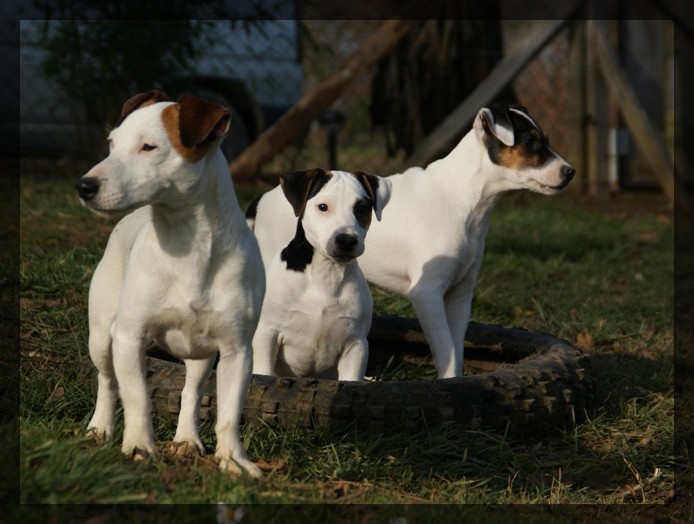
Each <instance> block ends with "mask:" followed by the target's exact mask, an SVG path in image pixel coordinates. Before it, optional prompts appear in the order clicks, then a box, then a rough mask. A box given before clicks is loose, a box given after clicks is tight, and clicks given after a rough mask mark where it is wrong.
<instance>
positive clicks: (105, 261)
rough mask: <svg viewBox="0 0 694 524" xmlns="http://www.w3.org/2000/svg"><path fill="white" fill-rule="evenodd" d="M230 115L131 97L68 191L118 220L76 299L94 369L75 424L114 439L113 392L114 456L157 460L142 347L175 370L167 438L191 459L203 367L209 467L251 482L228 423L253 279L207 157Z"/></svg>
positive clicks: (237, 397) (243, 380) (230, 191)
mask: <svg viewBox="0 0 694 524" xmlns="http://www.w3.org/2000/svg"><path fill="white" fill-rule="evenodd" d="M230 118H231V114H230V113H229V110H228V109H226V108H224V107H222V106H220V105H218V104H216V103H213V102H208V101H205V100H201V99H199V98H194V97H188V96H183V97H181V98H180V99H179V100H178V102H173V101H170V100H168V97H166V95H165V94H164V93H162V92H161V91H156V90H153V91H150V92H148V93H142V94H139V95H135V96H133V97H132V98H130V99H129V100H128V101H127V102H126V103H125V104H124V106H123V112H122V114H121V119H120V120H121V121H120V122H119V124H118V125H117V126H116V128H115V129H113V131H111V134H110V135H109V144H110V153H109V155H108V156H107V157H106V158H105V159H104V160H103V161H101V162H100V163H99V164H97V165H96V166H94V167H93V168H92V169H91V170H90V171H89V172H88V173H87V174H86V175H84V176H83V177H82V178H80V179H79V181H78V182H77V191H78V193H79V196H80V199H81V200H82V203H83V204H84V205H85V206H87V207H88V208H89V209H91V210H92V211H94V212H96V213H99V214H102V215H109V216H111V215H123V214H126V213H129V214H127V216H125V218H123V219H122V220H121V221H120V222H118V224H117V225H116V227H115V228H114V230H113V232H112V233H111V237H110V238H109V241H108V245H107V246H106V251H105V252H104V256H103V258H102V259H101V262H99V265H98V266H97V268H96V271H95V272H94V276H93V278H92V282H91V287H90V289H89V355H90V356H91V358H92V361H93V362H94V365H95V366H96V367H97V369H98V371H99V375H98V385H99V389H98V392H97V398H96V408H95V410H94V415H93V417H92V419H91V420H90V422H89V426H88V428H89V429H90V431H91V432H92V433H93V434H94V435H95V436H96V437H97V438H99V439H105V440H110V439H112V438H113V430H114V413H115V407H116V400H117V393H119V394H120V398H121V401H122V403H123V412H124V416H125V427H124V430H123V445H122V448H121V449H122V451H123V453H125V454H126V455H129V456H132V457H134V458H136V457H144V456H147V455H152V454H156V447H155V444H154V434H153V428H152V417H151V399H150V397H149V392H148V390H147V383H146V377H147V370H146V367H145V351H146V350H147V348H148V347H151V346H154V345H156V346H158V347H160V348H162V349H166V350H168V351H169V352H170V353H171V354H173V355H175V356H176V357H179V358H181V359H183V360H184V362H185V365H186V380H185V385H184V387H183V391H182V394H181V412H180V414H179V417H178V426H177V428H176V434H175V436H174V441H175V442H178V443H181V444H185V445H187V446H188V447H189V449H191V450H197V451H199V452H200V453H204V450H205V448H204V447H203V444H202V442H201V440H200V435H199V433H198V428H197V424H198V418H199V412H200V397H201V390H202V383H203V381H204V379H205V378H206V377H207V375H208V374H209V372H210V370H211V368H212V364H213V362H214V359H215V357H216V356H217V354H219V364H218V366H217V399H218V400H217V406H218V408H217V425H216V428H215V429H216V433H217V450H216V454H215V455H216V458H217V459H218V460H219V467H220V469H222V470H228V471H231V472H233V473H239V472H240V471H241V470H242V469H243V470H245V471H247V472H248V473H249V474H250V475H252V476H254V477H258V476H260V475H261V473H260V469H259V468H258V466H256V465H255V464H253V463H252V462H251V461H250V460H248V458H246V454H245V452H244V449H243V446H242V444H241V439H240V434H239V423H240V419H241V414H242V410H243V404H244V399H245V398H246V393H247V390H248V385H249V382H250V379H251V370H252V358H253V350H252V348H251V340H252V337H253V333H254V331H255V328H256V325H257V322H258V317H259V315H260V309H261V304H262V299H263V293H264V287H265V278H264V275H263V267H262V262H261V260H260V252H259V250H258V244H257V242H256V240H255V238H254V237H253V234H252V233H251V231H250V230H249V229H248V226H247V224H246V221H245V218H244V216H243V213H242V212H241V209H240V208H239V205H238V202H237V200H236V195H235V193H234V188H233V186H232V183H231V179H230V177H229V171H228V169H227V166H228V164H227V161H226V159H225V158H224V154H223V153H222V151H221V150H220V149H219V144H220V142H221V141H222V138H223V137H224V135H225V134H226V132H227V131H228V129H229V121H230Z"/></svg>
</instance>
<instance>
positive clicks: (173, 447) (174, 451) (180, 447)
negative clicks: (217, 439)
mask: <svg viewBox="0 0 694 524" xmlns="http://www.w3.org/2000/svg"><path fill="white" fill-rule="evenodd" d="M164 453H166V454H167V455H170V456H172V457H186V458H190V457H195V456H198V455H199V456H202V457H204V456H205V447H204V446H203V445H202V442H200V443H199V445H198V444H196V443H192V442H177V441H175V440H174V441H172V442H167V443H166V446H165V447H164Z"/></svg>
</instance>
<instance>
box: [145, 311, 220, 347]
mask: <svg viewBox="0 0 694 524" xmlns="http://www.w3.org/2000/svg"><path fill="white" fill-rule="evenodd" d="M224 330H225V325H224V320H223V315H222V313H220V312H218V311H214V310H212V309H208V308H202V307H200V305H199V304H190V305H189V306H188V307H185V308H174V307H171V308H166V309H162V310H161V311H160V312H159V313H157V314H156V315H153V316H152V317H151V318H150V319H149V320H148V322H147V327H146V331H145V333H146V337H147V338H148V339H149V340H150V345H155V346H158V347H160V348H162V349H165V350H166V351H168V352H169V353H171V354H172V355H173V356H175V357H178V358H181V359H185V358H196V359H197V358H206V357H209V356H210V355H211V354H213V353H214V352H216V351H218V349H219V347H218V339H219V337H220V336H222V335H223V333H224Z"/></svg>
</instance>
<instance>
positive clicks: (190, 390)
mask: <svg viewBox="0 0 694 524" xmlns="http://www.w3.org/2000/svg"><path fill="white" fill-rule="evenodd" d="M216 356H217V355H216V353H215V354H214V355H212V356H211V357H210V358H206V359H204V360H191V359H187V360H185V361H184V362H185V365H186V382H185V384H184V386H183V391H181V412H180V413H179V415H178V424H177V426H176V434H175V435H174V442H176V443H178V444H187V445H188V446H189V447H193V448H195V450H196V451H197V452H198V453H200V454H201V455H204V454H205V446H203V444H202V440H200V433H199V432H198V423H199V420H200V400H201V397H202V384H203V382H204V381H205V379H206V378H207V377H208V376H209V374H210V370H211V369H212V364H214V360H215V358H216Z"/></svg>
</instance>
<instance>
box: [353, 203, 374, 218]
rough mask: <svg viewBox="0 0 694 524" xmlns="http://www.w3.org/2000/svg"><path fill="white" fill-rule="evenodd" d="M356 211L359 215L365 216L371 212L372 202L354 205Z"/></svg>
mask: <svg viewBox="0 0 694 524" xmlns="http://www.w3.org/2000/svg"><path fill="white" fill-rule="evenodd" d="M354 213H355V215H357V216H364V215H368V214H370V213H371V204H367V203H366V202H360V203H359V204H357V205H356V206H355V207H354Z"/></svg>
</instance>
